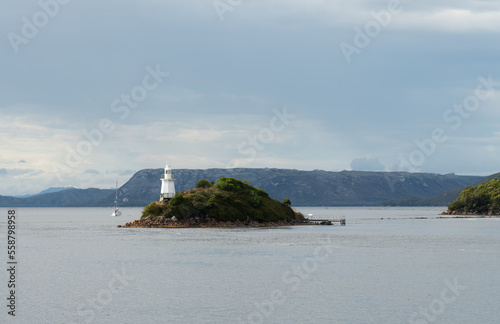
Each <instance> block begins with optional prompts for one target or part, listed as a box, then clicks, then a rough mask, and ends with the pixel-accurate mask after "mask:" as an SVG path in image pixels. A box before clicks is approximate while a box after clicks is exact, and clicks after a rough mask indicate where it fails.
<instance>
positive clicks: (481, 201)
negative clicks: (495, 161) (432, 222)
mask: <svg viewBox="0 0 500 324" xmlns="http://www.w3.org/2000/svg"><path fill="white" fill-rule="evenodd" d="M442 215H477V216H499V215H500V178H494V179H491V180H490V181H488V182H483V183H481V184H479V185H477V186H469V187H467V188H465V190H463V191H462V192H461V194H460V196H459V197H458V198H457V199H456V200H455V201H454V202H452V203H451V204H450V205H449V206H448V210H447V211H446V212H443V213H442Z"/></svg>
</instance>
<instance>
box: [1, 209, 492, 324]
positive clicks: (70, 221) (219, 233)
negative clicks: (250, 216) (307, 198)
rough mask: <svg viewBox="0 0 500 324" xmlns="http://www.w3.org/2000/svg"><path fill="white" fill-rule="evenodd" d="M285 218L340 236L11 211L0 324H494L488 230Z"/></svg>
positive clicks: (132, 213) (387, 213)
mask: <svg viewBox="0 0 500 324" xmlns="http://www.w3.org/2000/svg"><path fill="white" fill-rule="evenodd" d="M297 209H299V210H300V211H301V212H303V213H304V214H314V217H317V218H336V217H338V216H346V219H347V226H295V227H282V228H264V229H262V228H259V229H255V228H236V229H227V228H221V229H216V228H206V229H122V228H117V225H119V224H124V223H126V222H128V221H132V220H134V219H137V218H139V216H140V211H141V209H140V208H130V209H123V216H121V217H110V216H109V215H110V214H111V212H112V209H109V208H108V209H102V208H45V209H44V208H18V209H17V213H18V232H17V239H18V242H17V251H18V261H19V264H18V265H17V274H16V275H17V278H16V281H17V282H16V284H17V288H18V289H17V313H16V317H15V318H11V317H10V316H8V315H7V311H8V309H7V307H6V306H2V308H1V316H0V322H2V323H5V322H12V323H306V322H308V323H498V319H499V318H500V307H498V297H499V291H500V276H499V274H498V272H499V269H500V219H487V218H485V219H435V218H434V217H436V216H437V215H438V214H439V212H441V211H442V210H443V208H297ZM0 214H2V215H3V216H2V217H1V222H0V231H1V235H0V237H1V239H2V242H1V248H2V249H1V254H0V262H2V263H3V265H4V267H5V268H6V267H7V265H6V264H7V252H6V245H7V242H6V231H7V228H6V219H7V210H6V209H0ZM416 217H430V218H428V219H415V218H416ZM7 275H8V273H7V272H6V271H3V274H2V275H1V276H0V279H1V280H2V281H3V283H0V287H1V288H0V294H1V296H2V297H3V300H4V303H3V304H5V305H6V302H5V301H6V298H7V297H8V289H7V281H8V277H7Z"/></svg>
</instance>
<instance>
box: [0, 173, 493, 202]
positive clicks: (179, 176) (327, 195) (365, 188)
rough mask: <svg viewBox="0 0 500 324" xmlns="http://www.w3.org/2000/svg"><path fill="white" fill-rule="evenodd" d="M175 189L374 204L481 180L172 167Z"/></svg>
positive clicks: (126, 194)
mask: <svg viewBox="0 0 500 324" xmlns="http://www.w3.org/2000/svg"><path fill="white" fill-rule="evenodd" d="M163 171H164V170H163V169H144V170H141V171H138V172H137V173H135V174H134V175H133V176H132V178H130V180H129V181H127V182H126V183H125V184H124V185H123V186H122V187H120V188H119V189H118V202H119V205H120V206H123V207H124V206H146V205H148V204H149V203H150V202H151V201H155V200H157V199H158V197H159V195H160V187H161V181H160V178H161V177H162V175H163ZM173 176H174V178H175V179H176V181H175V187H176V190H177V191H178V192H179V191H183V190H187V189H192V188H194V187H195V184H196V182H197V181H198V180H200V179H207V180H209V181H211V180H213V181H216V180H217V179H219V178H220V177H233V178H235V179H237V180H247V181H248V182H249V183H250V184H251V185H252V186H254V187H256V188H261V189H264V190H265V191H267V192H268V193H269V195H270V196H271V197H273V198H276V199H278V200H280V201H282V200H283V199H284V198H289V199H290V200H291V201H292V204H293V205H294V206H377V205H381V204H384V202H388V201H393V202H394V201H401V200H404V199H409V198H412V197H418V198H424V199H427V198H431V197H434V196H437V195H441V194H444V193H446V192H448V191H450V190H458V191H460V190H462V189H463V188H465V187H466V186H469V185H473V184H475V183H477V182H479V181H482V180H483V179H484V177H480V176H457V175H455V174H446V175H440V174H432V173H407V172H367V171H341V172H333V171H321V170H314V171H301V170H293V169H270V168H262V169H249V168H236V169H174V170H173ZM114 199H115V193H114V190H112V189H95V188H91V189H67V190H62V191H59V192H53V193H46V194H41V195H37V196H33V197H28V198H15V197H3V196H0V206H1V207H68V206H75V207H76V206H88V207H108V206H113V205H114Z"/></svg>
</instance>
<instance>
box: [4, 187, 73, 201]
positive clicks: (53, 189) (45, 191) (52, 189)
mask: <svg viewBox="0 0 500 324" xmlns="http://www.w3.org/2000/svg"><path fill="white" fill-rule="evenodd" d="M68 189H75V188H73V187H50V188H49V189H45V190H43V191H41V192H39V193H36V194H31V195H20V196H14V197H15V198H28V197H34V196H38V195H43V194H46V193H53V192H59V191H63V190H68Z"/></svg>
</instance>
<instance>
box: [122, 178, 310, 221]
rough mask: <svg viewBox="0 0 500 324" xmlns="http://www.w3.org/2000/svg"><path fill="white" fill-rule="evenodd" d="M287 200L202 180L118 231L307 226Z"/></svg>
mask: <svg viewBox="0 0 500 324" xmlns="http://www.w3.org/2000/svg"><path fill="white" fill-rule="evenodd" d="M290 205H291V202H290V200H289V199H285V200H284V201H283V202H279V201H278V200H276V199H272V198H270V197H269V195H268V193H267V192H265V191H264V190H262V189H258V188H255V187H253V186H251V185H250V184H249V183H248V182H246V181H239V180H236V179H234V178H227V177H223V178H220V179H219V180H217V183H215V184H214V183H213V181H210V182H209V181H207V180H205V179H202V180H200V181H198V183H197V184H196V188H195V189H192V190H187V191H183V192H180V193H177V194H175V196H174V197H173V198H171V199H165V200H163V201H157V202H152V203H151V204H149V205H148V206H146V207H145V208H144V210H143V212H142V217H141V219H140V220H136V221H134V222H131V223H127V224H125V225H124V226H118V227H158V228H170V227H240V226H256V227H265V226H290V225H307V224H312V223H310V222H308V221H307V220H306V219H305V218H304V215H302V214H301V213H299V212H296V211H294V210H293V209H292V208H291V207H290Z"/></svg>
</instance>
